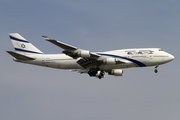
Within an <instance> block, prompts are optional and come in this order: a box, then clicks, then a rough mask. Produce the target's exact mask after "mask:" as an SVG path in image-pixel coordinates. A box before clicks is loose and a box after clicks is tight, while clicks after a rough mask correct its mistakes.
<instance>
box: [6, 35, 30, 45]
mask: <svg viewBox="0 0 180 120" xmlns="http://www.w3.org/2000/svg"><path fill="white" fill-rule="evenodd" d="M9 37H10V39H12V40H16V41H19V42H25V43H29V42H28V41H26V40H21V39H18V38H15V37H12V36H9Z"/></svg>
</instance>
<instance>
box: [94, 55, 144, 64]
mask: <svg viewBox="0 0 180 120" xmlns="http://www.w3.org/2000/svg"><path fill="white" fill-rule="evenodd" d="M97 54H98V55H104V56H110V57H117V58H122V59H125V60H129V61H131V62H133V63H136V64H137V65H138V66H139V67H146V65H145V64H144V63H142V62H139V61H137V60H134V59H130V58H127V57H122V56H117V55H111V54H101V53H97Z"/></svg>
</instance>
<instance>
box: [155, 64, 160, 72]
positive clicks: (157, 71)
mask: <svg viewBox="0 0 180 120" xmlns="http://www.w3.org/2000/svg"><path fill="white" fill-rule="evenodd" d="M158 66H159V65H157V66H156V67H155V70H154V72H155V73H157V72H158V70H157V68H158Z"/></svg>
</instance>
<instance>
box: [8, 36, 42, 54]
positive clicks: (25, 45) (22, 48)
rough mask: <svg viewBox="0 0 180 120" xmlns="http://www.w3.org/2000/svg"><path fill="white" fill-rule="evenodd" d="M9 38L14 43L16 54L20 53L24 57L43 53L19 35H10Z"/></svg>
mask: <svg viewBox="0 0 180 120" xmlns="http://www.w3.org/2000/svg"><path fill="white" fill-rule="evenodd" d="M9 37H10V39H11V41H12V44H13V46H14V49H15V50H16V53H19V54H22V55H31V54H42V53H43V52H41V51H40V50H39V49H38V48H36V47H35V46H34V45H32V44H31V43H30V42H28V41H27V40H26V39H25V38H23V37H22V36H21V35H20V34H18V33H9Z"/></svg>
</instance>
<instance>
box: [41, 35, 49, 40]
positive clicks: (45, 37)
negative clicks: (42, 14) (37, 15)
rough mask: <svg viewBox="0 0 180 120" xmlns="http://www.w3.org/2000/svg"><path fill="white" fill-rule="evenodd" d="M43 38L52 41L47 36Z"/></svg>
mask: <svg viewBox="0 0 180 120" xmlns="http://www.w3.org/2000/svg"><path fill="white" fill-rule="evenodd" d="M42 37H43V38H44V39H45V40H50V38H48V37H47V36H45V35H42Z"/></svg>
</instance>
